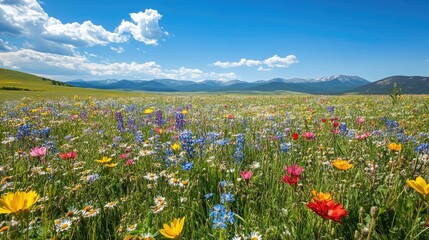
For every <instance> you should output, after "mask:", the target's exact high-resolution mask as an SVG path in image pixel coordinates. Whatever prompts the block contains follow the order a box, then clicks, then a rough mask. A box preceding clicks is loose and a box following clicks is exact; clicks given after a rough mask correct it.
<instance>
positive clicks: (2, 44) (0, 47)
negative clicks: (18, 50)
mask: <svg viewBox="0 0 429 240" xmlns="http://www.w3.org/2000/svg"><path fill="white" fill-rule="evenodd" d="M13 50H15V47H14V46H10V45H9V42H8V41H3V39H1V38H0V52H4V51H7V52H8V51H13Z"/></svg>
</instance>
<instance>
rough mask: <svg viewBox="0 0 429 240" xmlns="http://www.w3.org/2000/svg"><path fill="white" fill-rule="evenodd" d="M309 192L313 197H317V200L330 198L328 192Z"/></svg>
mask: <svg viewBox="0 0 429 240" xmlns="http://www.w3.org/2000/svg"><path fill="white" fill-rule="evenodd" d="M311 193H312V194H313V196H314V199H317V200H319V201H328V200H331V199H332V197H331V194H330V193H324V192H317V191H316V190H313V191H311Z"/></svg>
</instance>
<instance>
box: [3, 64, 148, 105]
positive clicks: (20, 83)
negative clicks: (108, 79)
mask: <svg viewBox="0 0 429 240" xmlns="http://www.w3.org/2000/svg"><path fill="white" fill-rule="evenodd" d="M74 95H78V96H105V97H119V96H141V95H142V93H141V92H140V93H138V92H135V93H131V92H123V91H117V90H99V89H90V88H80V87H73V86H69V85H68V84H66V83H64V82H60V81H55V80H51V79H47V78H43V77H39V76H35V75H32V74H27V73H23V72H19V71H14V70H9V69H4V68H0V98H1V100H5V99H6V98H7V99H10V98H21V97H29V96H41V97H42V96H51V97H63V96H74Z"/></svg>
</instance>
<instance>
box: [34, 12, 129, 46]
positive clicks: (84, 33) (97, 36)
mask: <svg viewBox="0 0 429 240" xmlns="http://www.w3.org/2000/svg"><path fill="white" fill-rule="evenodd" d="M43 26H44V31H43V32H42V36H43V38H44V39H47V40H51V41H54V42H58V43H64V44H72V45H74V46H94V45H106V44H108V43H111V42H113V43H119V42H125V41H127V40H128V38H127V37H126V36H121V35H120V34H118V33H115V32H109V31H107V30H106V29H104V27H103V26H100V25H95V24H93V23H92V22H91V21H85V22H83V23H82V24H80V23H77V22H74V23H66V24H63V23H62V22H61V21H60V20H58V19H56V18H53V17H49V19H48V21H46V22H45V23H44V25H43Z"/></svg>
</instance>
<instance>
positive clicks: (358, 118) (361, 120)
mask: <svg viewBox="0 0 429 240" xmlns="http://www.w3.org/2000/svg"><path fill="white" fill-rule="evenodd" d="M356 122H357V123H363V122H365V118H363V117H357V118H356Z"/></svg>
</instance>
